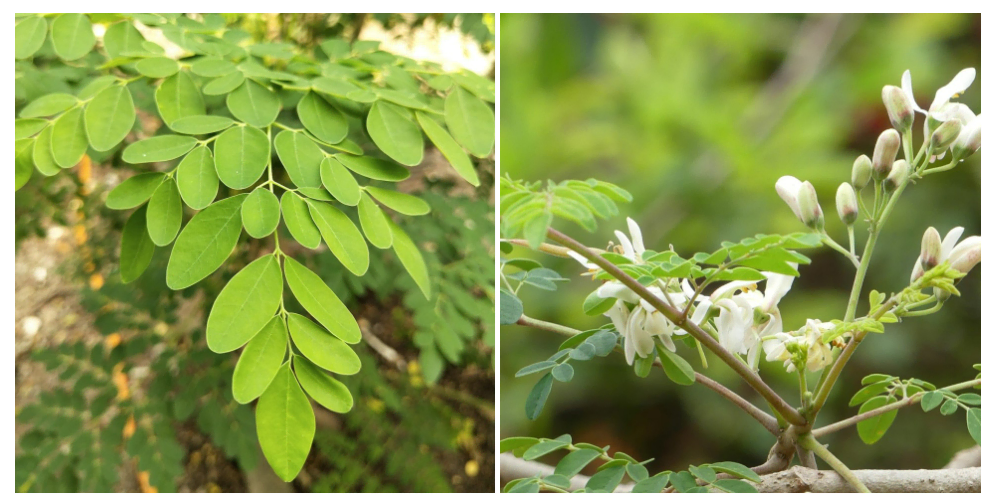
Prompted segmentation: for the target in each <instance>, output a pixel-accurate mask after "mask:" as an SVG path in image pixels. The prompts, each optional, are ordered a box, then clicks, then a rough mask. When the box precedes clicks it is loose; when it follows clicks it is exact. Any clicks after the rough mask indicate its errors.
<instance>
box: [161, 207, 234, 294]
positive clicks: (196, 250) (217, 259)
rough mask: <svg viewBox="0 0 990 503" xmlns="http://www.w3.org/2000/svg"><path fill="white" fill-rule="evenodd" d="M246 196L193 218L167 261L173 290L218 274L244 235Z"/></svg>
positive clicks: (209, 209) (208, 209) (166, 274)
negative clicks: (243, 206)
mask: <svg viewBox="0 0 990 503" xmlns="http://www.w3.org/2000/svg"><path fill="white" fill-rule="evenodd" d="M245 197H247V196H246V195H244V194H240V195H236V196H233V197H228V198H227V199H224V200H222V201H219V202H216V203H213V204H212V205H210V206H209V207H207V208H206V209H204V210H203V211H201V212H199V213H197V214H196V216H194V217H192V220H190V221H189V223H188V224H186V227H185V228H184V229H182V232H181V233H180V234H179V238H178V239H177V240H176V241H175V246H174V247H172V256H171V257H169V259H168V268H167V269H166V272H165V283H166V284H168V287H169V288H171V289H173V290H181V289H183V288H186V287H189V286H192V285H194V284H196V283H197V282H199V281H200V280H202V279H203V278H205V277H207V276H209V275H210V274H212V273H213V271H216V270H217V269H218V268H219V267H220V266H221V265H223V263H224V261H226V260H227V257H229V256H230V252H232V251H234V246H235V245H237V239H238V238H239V237H240V236H241V203H242V202H243V201H244V198H245Z"/></svg>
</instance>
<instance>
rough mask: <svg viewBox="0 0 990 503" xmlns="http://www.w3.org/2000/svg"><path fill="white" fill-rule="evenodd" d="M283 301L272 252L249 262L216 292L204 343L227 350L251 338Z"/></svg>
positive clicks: (218, 350) (216, 351)
mask: <svg viewBox="0 0 990 503" xmlns="http://www.w3.org/2000/svg"><path fill="white" fill-rule="evenodd" d="M281 301H282V269H281V267H279V264H278V259H277V258H275V255H265V256H263V257H261V258H259V259H256V260H255V261H254V262H251V263H250V264H248V265H247V267H245V268H244V269H241V270H240V271H239V272H238V273H237V274H235V275H234V277H233V278H231V280H230V282H228V283H227V285H226V286H224V287H223V290H222V291H221V292H220V295H218V296H217V300H216V302H214V303H213V308H212V309H210V316H209V318H208V319H207V321H206V344H207V345H208V346H209V347H210V349H211V350H212V351H213V352H214V353H227V352H230V351H233V350H235V349H237V348H239V347H241V346H243V345H244V344H245V343H246V342H247V341H249V340H251V338H253V337H254V336H255V334H257V333H258V332H259V331H261V329H262V328H264V326H265V323H266V322H268V320H269V319H270V318H271V317H272V315H274V314H275V310H276V309H278V306H279V303H280V302H281Z"/></svg>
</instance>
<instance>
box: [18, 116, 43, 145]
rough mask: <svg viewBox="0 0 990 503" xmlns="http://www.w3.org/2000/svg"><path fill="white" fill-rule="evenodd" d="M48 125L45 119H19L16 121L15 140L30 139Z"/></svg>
mask: <svg viewBox="0 0 990 503" xmlns="http://www.w3.org/2000/svg"><path fill="white" fill-rule="evenodd" d="M47 125H48V121H46V120H45V119H17V120H15V121H14V139H15V140H23V139H24V138H30V137H32V136H34V135H36V134H38V132H39V131H41V130H42V129H45V126H47Z"/></svg>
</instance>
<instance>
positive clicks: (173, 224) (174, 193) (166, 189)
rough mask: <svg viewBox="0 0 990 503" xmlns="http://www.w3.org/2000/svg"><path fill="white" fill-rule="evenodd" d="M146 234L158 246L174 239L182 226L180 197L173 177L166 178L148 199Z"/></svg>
mask: <svg viewBox="0 0 990 503" xmlns="http://www.w3.org/2000/svg"><path fill="white" fill-rule="evenodd" d="M147 219H148V235H149V236H151V240H152V241H154V242H155V244H156V245H158V246H165V245H167V244H169V243H171V242H172V240H174V239H175V236H176V235H177V234H178V233H179V228H180V227H181V226H182V198H181V196H179V187H178V186H176V184H175V180H174V179H171V178H169V179H167V180H165V181H164V182H162V184H161V185H159V186H158V189H156V190H155V193H154V194H152V196H151V201H148V215H147Z"/></svg>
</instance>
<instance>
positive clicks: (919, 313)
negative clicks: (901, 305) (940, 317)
mask: <svg viewBox="0 0 990 503" xmlns="http://www.w3.org/2000/svg"><path fill="white" fill-rule="evenodd" d="M941 309H942V303H941V302H939V303H938V304H935V305H934V306H932V307H929V308H928V309H921V310H919V311H908V312H906V313H901V318H911V317H913V316H927V315H929V314H934V313H937V312H939V311H940V310H941Z"/></svg>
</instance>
